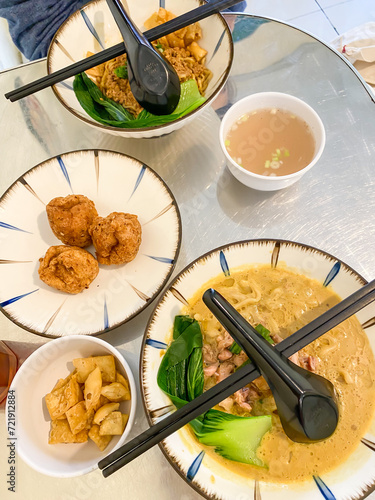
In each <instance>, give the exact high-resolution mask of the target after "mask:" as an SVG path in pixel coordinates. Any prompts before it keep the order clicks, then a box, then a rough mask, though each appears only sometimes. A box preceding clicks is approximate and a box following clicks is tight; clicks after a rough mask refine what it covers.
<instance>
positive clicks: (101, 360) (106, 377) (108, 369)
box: [94, 355, 116, 382]
mask: <svg viewBox="0 0 375 500" xmlns="http://www.w3.org/2000/svg"><path fill="white" fill-rule="evenodd" d="M94 360H95V363H96V366H98V367H99V368H100V371H101V374H102V379H103V382H114V381H115V380H116V364H115V358H114V357H113V356H111V355H109V356H95V357H94Z"/></svg>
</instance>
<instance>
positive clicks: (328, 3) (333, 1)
mask: <svg viewBox="0 0 375 500" xmlns="http://www.w3.org/2000/svg"><path fill="white" fill-rule="evenodd" d="M315 1H316V3H317V4H319V6H320V7H321V8H322V9H326V8H327V7H332V6H333V5H338V4H340V3H345V2H349V1H350V0H315ZM360 1H361V0H359V1H358V0H357V4H360Z"/></svg>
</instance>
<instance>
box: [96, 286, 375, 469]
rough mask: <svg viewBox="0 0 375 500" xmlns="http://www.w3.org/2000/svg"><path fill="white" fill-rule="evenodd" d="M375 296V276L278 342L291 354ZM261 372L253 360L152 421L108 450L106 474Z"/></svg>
mask: <svg viewBox="0 0 375 500" xmlns="http://www.w3.org/2000/svg"><path fill="white" fill-rule="evenodd" d="M373 300H375V280H373V281H371V282H370V283H368V284H367V285H365V286H363V287H362V288H360V289H359V290H357V291H356V292H354V293H353V294H352V295H350V296H349V297H347V298H346V299H344V300H342V301H341V302H339V304H337V305H335V306H334V307H332V308H331V309H329V310H328V311H326V312H325V313H323V314H322V315H321V316H319V317H318V318H316V319H315V320H313V321H312V322H311V323H309V324H308V325H306V326H304V327H303V328H301V329H300V330H298V331H297V332H295V333H293V334H292V335H290V336H289V337H288V338H287V339H285V340H283V341H282V342H280V343H279V344H277V345H276V346H275V349H277V350H278V351H280V352H281V353H282V354H284V355H285V356H287V357H289V356H290V355H292V354H294V353H295V352H297V351H299V350H300V349H302V348H303V347H305V346H306V345H308V344H309V343H310V342H312V341H313V340H316V339H317V338H318V337H319V336H321V335H323V333H325V332H327V331H328V330H330V329H331V328H334V327H335V326H336V325H338V324H339V323H341V322H342V321H344V320H345V319H347V318H349V317H350V316H352V315H353V314H355V313H356V312H357V311H359V310H360V309H362V308H363V307H365V306H367V305H368V304H369V303H370V302H372V301H373ZM259 376H260V373H259V371H258V370H257V369H256V368H255V366H254V365H253V364H248V365H245V366H243V367H241V368H240V369H238V370H237V371H236V372H235V373H233V374H232V375H230V376H229V377H227V378H226V379H224V380H223V381H222V382H219V383H218V384H216V385H215V386H213V387H212V388H211V389H209V390H208V391H206V392H204V393H203V394H202V395H201V396H199V397H197V398H195V399H194V400H193V401H191V402H190V403H188V404H186V405H185V406H184V407H182V408H180V409H179V410H177V411H175V412H174V413H172V414H171V415H169V416H167V417H165V418H164V419H162V420H161V421H160V422H158V423H156V424H155V425H152V426H151V427H150V428H149V429H147V430H146V431H145V432H143V433H142V434H140V435H139V436H137V437H135V438H134V439H132V440H131V441H129V442H128V443H126V444H125V445H123V446H121V447H120V448H119V449H118V450H116V451H114V452H113V453H111V454H109V455H108V456H107V457H105V458H104V459H103V460H101V461H100V462H99V464H98V466H99V469H102V473H103V476H104V477H108V476H110V475H111V474H113V473H114V472H116V471H117V470H119V469H120V468H121V467H123V466H124V465H126V464H128V463H129V462H131V461H132V460H134V459H135V458H137V457H138V456H139V455H141V454H142V453H144V452H145V451H147V450H148V449H150V448H152V447H153V446H154V445H155V444H157V443H159V442H160V441H162V440H163V439H165V438H166V437H168V436H169V435H170V434H173V432H175V431H177V430H178V429H180V428H181V427H183V426H184V425H186V424H187V423H189V422H190V421H191V420H193V419H194V418H196V417H198V416H199V415H202V414H203V413H205V412H206V411H208V410H210V409H211V408H212V407H213V406H215V405H217V404H218V403H220V402H221V401H223V400H224V399H225V398H227V397H228V396H230V395H231V394H233V393H234V392H236V391H237V390H239V389H241V388H242V387H244V386H245V385H246V384H249V383H250V382H251V381H252V380H254V379H256V378H257V377H259Z"/></svg>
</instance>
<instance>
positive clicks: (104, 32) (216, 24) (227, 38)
mask: <svg viewBox="0 0 375 500" xmlns="http://www.w3.org/2000/svg"><path fill="white" fill-rule="evenodd" d="M201 3H202V2H200V1H199V0H164V1H161V0H142V1H141V2H137V1H135V0H127V2H126V3H125V4H124V5H125V6H126V5H127V6H128V9H129V11H128V12H129V14H130V16H131V18H132V20H133V21H134V23H135V24H136V25H137V26H138V27H139V28H140V29H141V31H145V29H144V26H143V23H144V21H146V19H148V18H149V17H150V16H151V15H152V14H153V13H154V12H156V11H157V10H158V9H159V7H164V8H165V9H167V10H169V11H171V12H172V13H173V14H175V15H177V16H178V15H181V14H184V13H185V12H188V11H190V10H192V9H195V8H196V7H199V5H201ZM200 25H201V27H202V38H201V40H200V41H199V44H200V45H201V46H202V47H203V48H204V49H205V50H207V52H208V54H207V57H206V66H207V67H208V68H209V69H210V70H211V71H212V73H213V77H212V79H211V81H210V82H209V85H208V88H207V90H206V93H205V97H206V98H207V100H206V101H205V102H204V103H203V104H202V105H201V106H199V107H198V108H197V109H195V110H194V111H191V112H190V113H188V114H187V115H185V116H183V117H182V118H179V119H178V120H175V121H174V122H171V123H167V124H165V125H159V126H155V127H145V128H139V129H126V128H118V127H111V126H106V125H102V124H101V123H99V122H97V121H95V120H94V119H93V118H91V117H90V116H89V115H88V114H87V113H86V112H85V111H84V110H83V108H82V107H81V105H80V104H79V102H78V100H77V98H76V96H75V94H74V91H73V79H74V78H69V79H67V80H65V81H64V82H61V83H58V84H57V85H55V86H54V87H53V90H54V93H55V95H56V97H57V99H58V100H59V101H60V102H61V104H62V105H63V106H65V108H66V109H67V110H68V111H70V112H71V113H72V114H73V115H74V116H76V117H77V118H79V119H80V120H82V121H83V122H85V123H87V124H88V125H91V126H93V127H97V128H98V129H100V130H102V131H103V132H108V133H110V134H114V135H117V136H121V137H128V138H145V137H156V136H160V135H164V134H168V133H170V132H173V131H174V130H177V129H179V128H181V127H182V126H183V125H185V124H186V123H188V122H190V121H191V120H192V119H193V118H194V117H196V116H197V115H198V114H200V113H201V112H202V111H203V110H204V109H206V108H207V107H209V106H210V105H211V104H212V102H213V100H214V99H215V98H216V97H217V95H218V94H219V92H220V91H221V89H222V88H223V86H224V84H225V82H226V81H227V78H228V75H229V71H230V69H231V66H232V61H233V42H232V36H231V33H230V30H229V28H228V26H227V24H226V22H225V21H224V18H223V17H222V16H221V15H220V14H214V15H212V16H210V17H208V18H206V19H203V20H202V21H200ZM121 41H122V37H121V35H120V32H119V30H118V28H117V25H116V23H115V21H114V19H113V16H112V14H111V12H110V10H109V8H108V5H107V3H106V1H105V0H94V1H93V2H90V3H89V4H87V5H85V6H84V7H82V8H81V9H80V10H78V11H77V12H75V13H74V14H72V15H71V16H70V17H69V18H68V19H67V20H66V21H65V22H64V23H63V24H62V26H61V27H60V28H59V29H58V30H57V32H56V34H55V36H54V38H53V40H52V42H51V44H50V48H49V51H48V55H47V69H48V73H49V74H50V73H53V72H55V71H57V70H59V69H62V68H64V67H66V66H68V65H70V64H72V63H73V62H77V61H79V60H81V59H84V58H85V57H86V54H87V52H88V51H90V52H93V53H96V52H99V51H100V50H102V49H105V48H108V47H111V46H112V45H115V44H116V43H119V42H121Z"/></svg>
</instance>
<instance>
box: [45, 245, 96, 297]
mask: <svg viewBox="0 0 375 500" xmlns="http://www.w3.org/2000/svg"><path fill="white" fill-rule="evenodd" d="M39 262H40V265H39V270H38V272H39V277H40V279H41V280H42V281H44V283H46V284H47V285H49V286H51V287H53V288H56V289H57V290H61V291H62V292H67V293H71V294H76V293H80V292H82V291H83V290H84V289H85V288H88V287H89V285H90V283H91V282H92V281H93V280H94V279H95V278H96V277H97V275H98V272H99V265H98V262H97V261H96V259H95V258H94V257H93V256H92V255H91V253H89V252H87V251H86V250H83V248H79V247H67V246H65V245H57V246H53V247H50V248H49V249H48V250H47V252H46V255H45V256H44V257H42V258H40V259H39Z"/></svg>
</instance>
